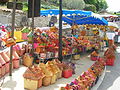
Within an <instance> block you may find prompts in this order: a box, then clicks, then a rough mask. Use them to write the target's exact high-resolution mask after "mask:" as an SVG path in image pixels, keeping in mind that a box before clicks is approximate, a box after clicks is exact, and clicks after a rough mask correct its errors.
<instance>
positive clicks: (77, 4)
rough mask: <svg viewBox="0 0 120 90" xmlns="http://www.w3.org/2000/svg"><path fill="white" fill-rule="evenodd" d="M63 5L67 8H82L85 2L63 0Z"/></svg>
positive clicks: (80, 0) (81, 0)
mask: <svg viewBox="0 0 120 90" xmlns="http://www.w3.org/2000/svg"><path fill="white" fill-rule="evenodd" d="M63 6H64V7H65V6H66V7H67V8H68V9H83V8H84V7H85V3H84V1H83V0H64V1H63Z"/></svg>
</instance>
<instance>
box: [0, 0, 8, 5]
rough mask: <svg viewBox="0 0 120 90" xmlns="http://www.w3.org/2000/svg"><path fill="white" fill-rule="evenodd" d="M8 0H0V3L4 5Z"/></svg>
mask: <svg viewBox="0 0 120 90" xmlns="http://www.w3.org/2000/svg"><path fill="white" fill-rule="evenodd" d="M8 1H9V0H0V5H4V4H6V3H7V2H8Z"/></svg>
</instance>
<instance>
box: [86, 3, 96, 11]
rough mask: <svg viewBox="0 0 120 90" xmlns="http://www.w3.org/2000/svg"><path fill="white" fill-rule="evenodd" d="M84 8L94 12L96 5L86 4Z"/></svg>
mask: <svg viewBox="0 0 120 90" xmlns="http://www.w3.org/2000/svg"><path fill="white" fill-rule="evenodd" d="M84 10H85V11H92V12H96V7H95V5H92V4H86V5H85V8H84Z"/></svg>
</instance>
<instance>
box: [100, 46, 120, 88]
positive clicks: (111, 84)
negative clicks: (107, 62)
mask: <svg viewBox="0 0 120 90" xmlns="http://www.w3.org/2000/svg"><path fill="white" fill-rule="evenodd" d="M98 90H120V47H118V48H117V52H116V60H115V64H114V66H107V69H106V75H105V78H104V80H103V82H102V84H101V85H100V87H99V88H98Z"/></svg>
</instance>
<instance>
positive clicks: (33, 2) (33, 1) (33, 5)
mask: <svg viewBox="0 0 120 90" xmlns="http://www.w3.org/2000/svg"><path fill="white" fill-rule="evenodd" d="M34 9H35V0H32V26H31V27H32V53H31V54H32V55H33V53H34V36H33V33H34Z"/></svg>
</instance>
